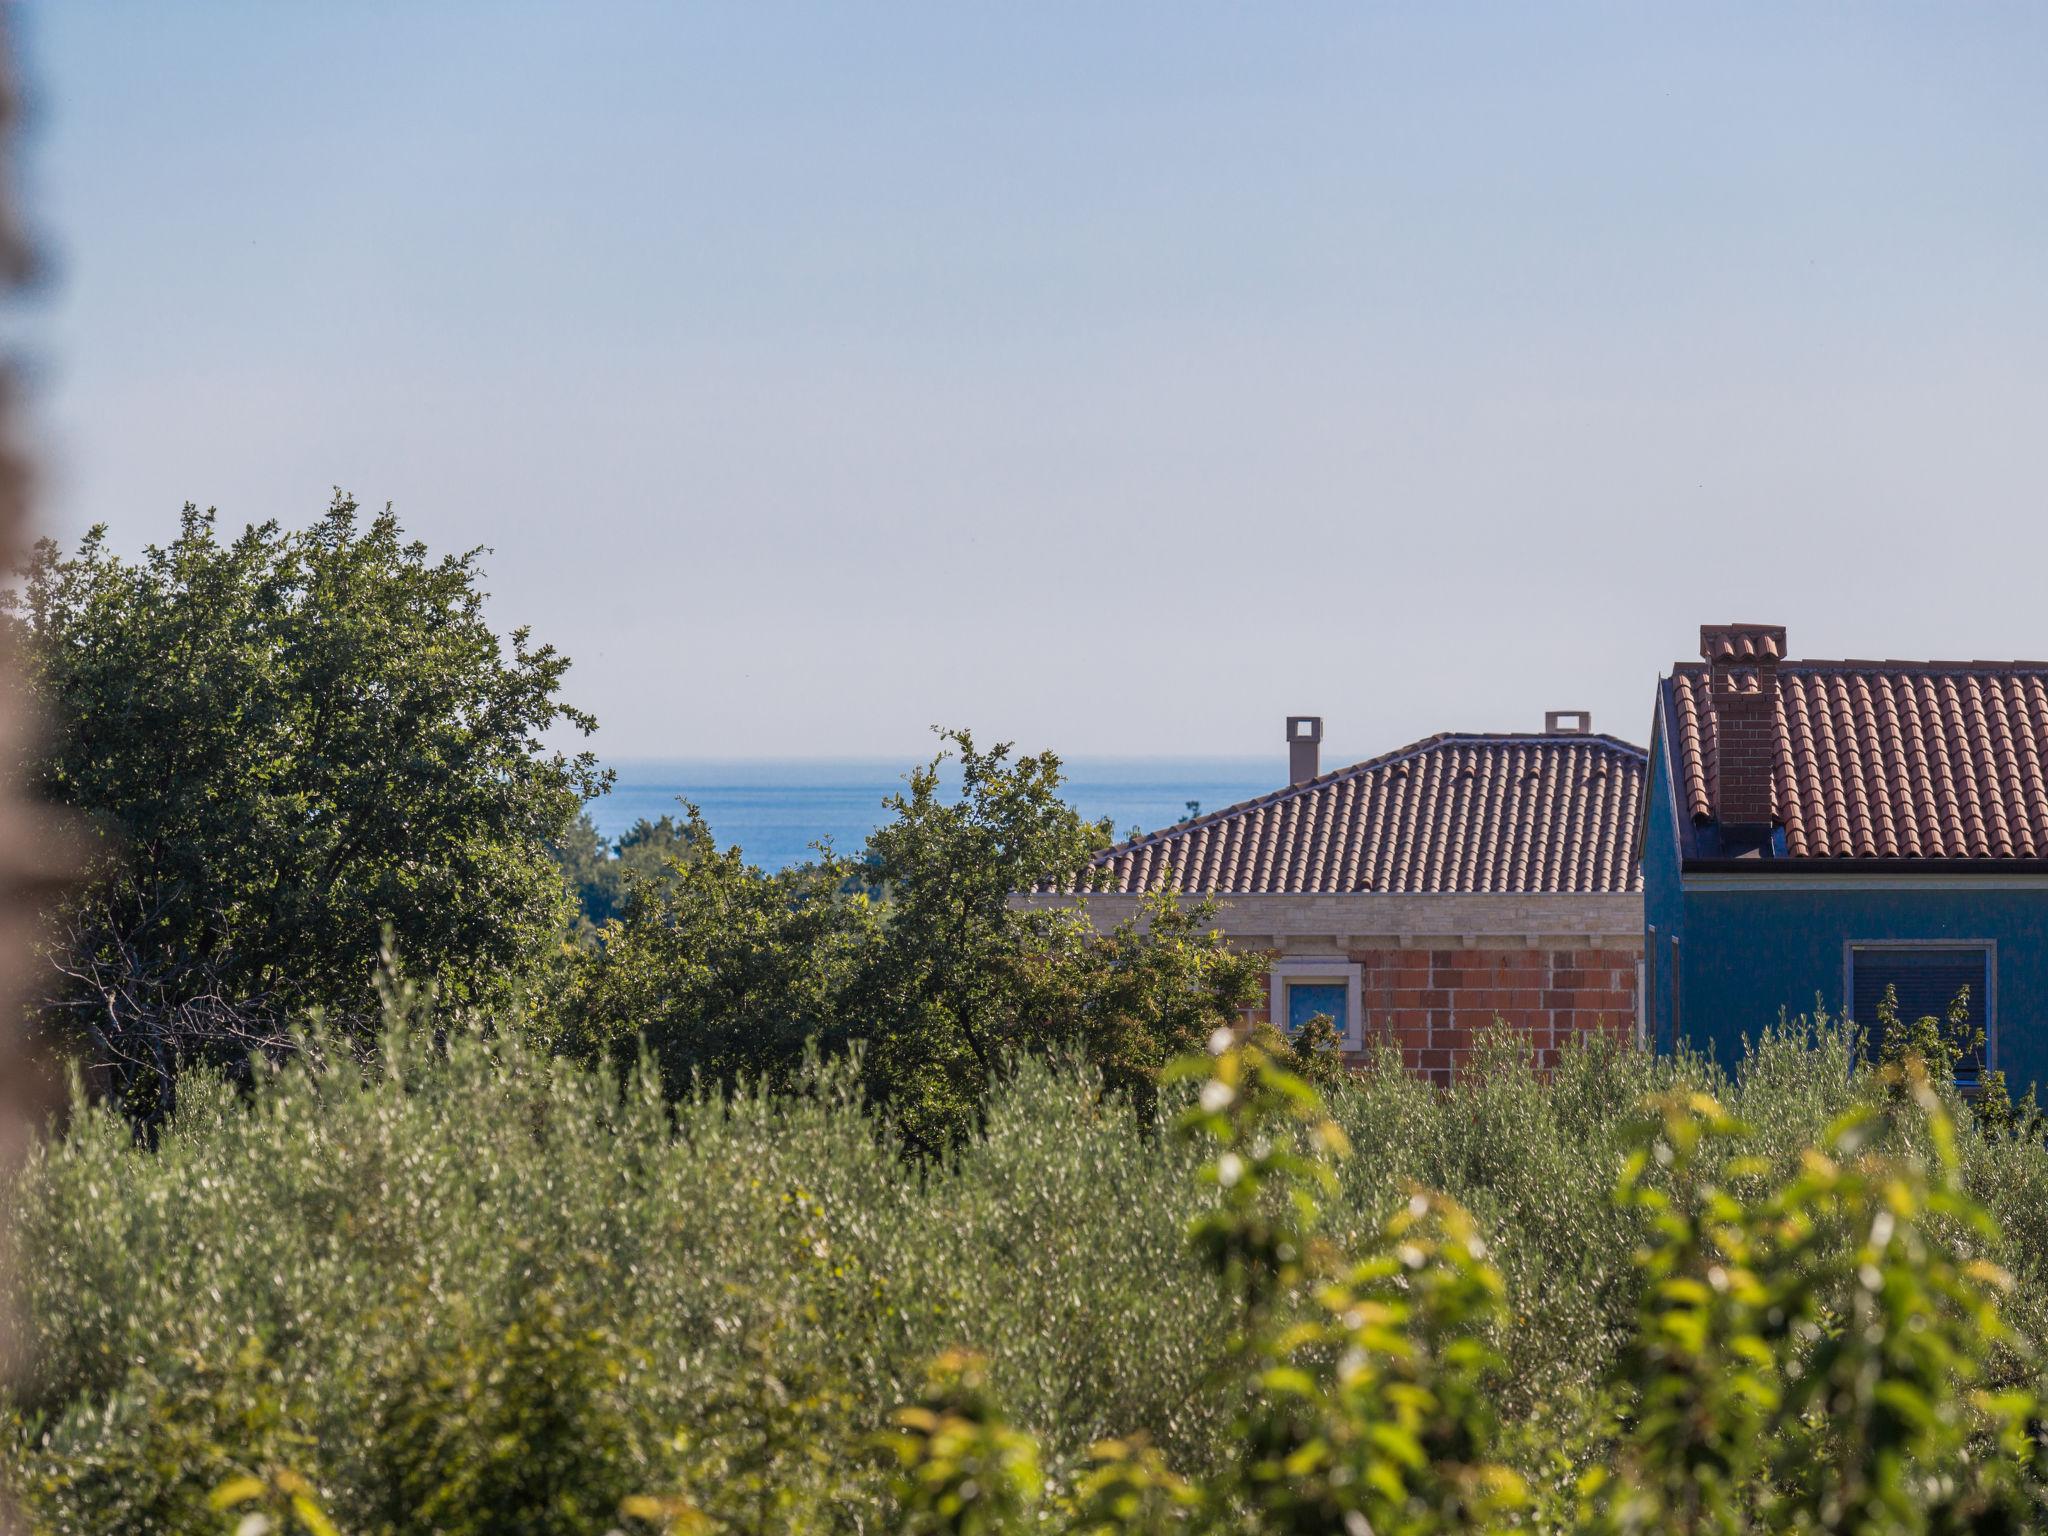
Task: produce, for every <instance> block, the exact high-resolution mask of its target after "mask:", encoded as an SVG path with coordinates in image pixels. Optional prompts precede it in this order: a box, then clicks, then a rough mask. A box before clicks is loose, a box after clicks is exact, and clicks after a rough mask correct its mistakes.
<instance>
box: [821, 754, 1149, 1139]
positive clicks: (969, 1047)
mask: <svg viewBox="0 0 2048 1536" xmlns="http://www.w3.org/2000/svg"><path fill="white" fill-rule="evenodd" d="M944 738H945V741H946V743H947V748H946V749H945V750H943V751H941V752H940V753H939V754H938V755H937V756H935V757H934V758H933V759H932V761H930V762H929V763H926V764H925V765H923V766H922V767H920V768H917V769H915V770H913V771H912V772H911V774H910V775H909V778H908V784H907V787H906V789H905V790H904V792H903V793H901V794H898V795H896V796H893V797H892V798H891V799H890V801H889V807H890V809H891V810H893V811H894V812H895V815H894V818H893V819H892V820H891V821H889V822H888V823H886V824H885V825H884V826H882V827H880V828H878V829H877V830H876V831H875V833H874V834H873V835H872V836H871V837H870V838H869V839H868V846H867V858H866V860H865V862H864V867H865V868H866V870H867V871H868V873H869V875H870V877H871V878H873V879H875V880H878V881H880V882H882V883H883V884H885V885H886V887H887V889H888V891H889V905H888V911H887V916H886V920H885V922H884V925H883V929H882V933H881V935H880V938H879V942H878V943H877V944H875V945H874V946H873V947H872V948H871V949H870V951H869V952H868V955H867V957H866V963H865V964H864V965H863V967H862V970H861V973H860V975H859V976H858V977H857V978H856V980H855V983H854V985H853V987H852V988H851V989H850V992H849V995H848V1000H847V1007H848V1012H849V1016H850V1017H853V1018H858V1019H859V1020H861V1021H862V1023H863V1024H864V1025H865V1031H866V1034H867V1039H868V1046H867V1058H866V1060H867V1072H868V1079H869V1083H870V1085H871V1089H872V1090H873V1091H874V1093H875V1094H876V1096H877V1097H878V1098H879V1099H881V1100H882V1101H883V1102H885V1103H886V1104H887V1105H888V1107H889V1110H890V1112H891V1114H892V1116H893V1117H894V1119H895V1120H896V1122H897V1124H898V1125H899V1126H900V1127H901V1128H902V1131H903V1133H904V1135H905V1137H906V1139H908V1140H909V1141H910V1142H911V1143H912V1145H914V1146H917V1147H920V1148H923V1149H926V1150H937V1149H938V1148H940V1147H944V1146H948V1145H952V1144H956V1143H957V1142H959V1141H960V1140H961V1138H963V1137H964V1136H965V1135H967V1134H968V1132H969V1131H970V1130H971V1129H972V1127H973V1125H974V1123H975V1118H976V1115H977V1113H978V1109H979V1105H980V1103H981V1099H982V1096H983V1094H984V1093H985V1092H986V1091H987V1088H988V1084H989V1082H990V1080H991V1078H992V1077H993V1076H994V1074H995V1072H996V1070H997V1068H998V1066H999V1065H1000V1063H1001V1062H1002V1059H1003V1057H1004V1054H1005V1051H1006V1050H1007V1049H1009V1048H1012V1047H1016V1046H1032V1045H1038V1044H1042V1043H1044V1042H1045V1041H1046V1040H1047V1039H1048V1038H1052V1037H1053V1036H1054V1034H1055V1033H1056V1032H1055V1031H1054V1030H1050V1029H1048V1028H1047V1027H1046V1021H1045V1020H1043V1019H1042V1018H1039V1019H1032V1020H1030V1021H1028V1023H1027V1022H1026V1021H1025V1020H1023V1019H1021V1018H1020V1017H1019V1010H1018V1008H1017V1006H1016V1004H1017V1001H1018V998H1019V996H1020V993H1025V992H1028V991H1029V990H1030V989H1029V987H1028V986H1026V985H1024V984H1023V983H1024V976H1023V970H1024V968H1025V966H1026V963H1027V957H1028V956H1031V955H1034V954H1036V953H1040V952H1042V949H1043V946H1044V938H1043V935H1044V931H1045V928H1044V924H1043V923H1042V922H1041V921H1039V920H1038V919H1036V918H1035V917H1034V915H1033V914H1031V913H1028V912H1025V911H1021V910H1019V908H1018V906H1017V905H1016V902H1015V899H1014V898H1016V897H1017V895H1018V894H1019V893H1021V892H1026V891H1032V890H1037V889H1039V888H1041V887H1048V888H1052V889H1070V888H1071V887H1072V885H1073V883H1074V882H1075V881H1076V880H1077V879H1078V877H1079V876H1080V873H1081V871H1082V870H1083V869H1085V868H1086V867H1087V863H1088V859H1089V856H1090V855H1091V854H1093V853H1094V852H1095V851H1096V850H1097V849H1098V848H1101V847H1104V846H1106V845H1107V843H1108V841H1109V834H1108V829H1107V828H1106V827H1104V826H1100V825H1097V824H1095V823H1091V822H1087V821H1084V820H1082V818H1081V817H1080V815H1079V814H1078V813H1077V812H1075V810H1074V808H1073V807H1072V806H1070V805H1069V804H1067V802H1066V801H1065V800H1064V799H1062V798H1061V796H1060V792H1059V789H1060V782H1061V778H1060V760H1059V758H1058V757H1057V756H1055V755H1054V754H1052V753H1050V752H1043V753H1038V754H1036V755H1025V756H1014V755H1013V754H1012V749H1011V748H1010V747H1009V746H1008V745H1007V744H1003V745H998V746H995V747H992V748H987V749H984V748H981V747H978V746H976V745H975V741H974V737H973V735H972V734H971V733H969V732H967V731H949V732H946V733H944ZM956 756H957V759H958V764H959V777H960V791H959V794H958V796H957V797H949V796H948V795H947V794H945V793H944V785H945V778H946V764H947V761H948V759H950V758H953V757H956Z"/></svg>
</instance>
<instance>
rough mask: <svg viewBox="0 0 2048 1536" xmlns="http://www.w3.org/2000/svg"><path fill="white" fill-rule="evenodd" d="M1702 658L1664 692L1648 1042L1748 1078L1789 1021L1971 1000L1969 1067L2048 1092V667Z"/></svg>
mask: <svg viewBox="0 0 2048 1536" xmlns="http://www.w3.org/2000/svg"><path fill="white" fill-rule="evenodd" d="M1700 654H1701V660H1700V661H1698V662H1693V663H1681V664H1679V665H1678V666H1675V667H1673V668H1672V671H1671V675H1670V676H1669V677H1666V678H1664V679H1662V680H1661V681H1660V683H1659V685H1658V690H1657V709H1656V716H1655V720H1654V724H1653V726H1652V734H1651V741H1650V763H1649V775H1650V777H1649V789H1648V798H1647V801H1646V804H1645V815H1644V819H1643V822H1642V824H1641V827H1640V834H1639V835H1640V850H1641V860H1642V871H1643V930H1644V931H1643V937H1644V946H1643V1003H1644V1007H1643V1021H1642V1025H1643V1030H1644V1033H1645V1034H1646V1035H1647V1036H1648V1037H1649V1038H1651V1039H1653V1040H1654V1041H1655V1042H1656V1043H1657V1045H1658V1047H1659V1049H1667V1050H1668V1049H1670V1048H1671V1047H1672V1046H1673V1045H1674V1044H1676V1043H1679V1042H1683V1043H1685V1044H1688V1045H1690V1046H1692V1047H1694V1048H1696V1049H1702V1050H1712V1051H1713V1052H1714V1053H1715V1054H1716V1055H1717V1056H1718V1057H1719V1058H1720V1059H1721V1060H1723V1061H1726V1062H1732V1061H1733V1060H1735V1059H1736V1057H1737V1056H1739V1055H1740V1053H1741V1049H1742V1041H1743V1038H1744V1036H1745V1035H1747V1036H1754V1035H1756V1034H1757V1033H1758V1032H1759V1031H1760V1030H1761V1029H1763V1028H1764V1027H1765V1026H1766V1025H1768V1024H1770V1023H1772V1022H1774V1021H1775V1020H1776V1019H1777V1018H1778V1017H1779V1016H1780V1014H1781V1013H1790V1014H1810V1013H1812V1012H1813V1011H1814V1010H1815V1009H1816V1008H1823V1009H1825V1010H1827V1011H1828V1012H1829V1013H1831V1014H1836V1015H1843V1014H1846V1015H1848V1016H1850V1017H1853V1018H1855V1019H1856V1020H1857V1021H1858V1022H1860V1023H1862V1024H1864V1025H1866V1026H1874V1024H1875V1013H1876V1007H1877V1001H1878V999H1879V998H1880V997H1882V996H1883V994H1884V991H1885V989H1886V988H1887V987H1891V988H1894V989H1895V990H1896V993H1897V996H1898V999H1899V1004H1900V1011H1901V1013H1902V1014H1904V1015H1905V1016H1906V1017H1909V1018H1911V1017H1917V1016H1919V1015H1920V1014H1922V1013H1939V1012H1941V1011H1943V1010H1944V1009H1945V1008H1946V1007H1947V1005H1948V1004H1949V1002H1950V1001H1951V1000H1952V999H1953V998H1955V997H1956V996H1957V995H1958V994H1959V993H1961V992H1962V991H1964V989H1967V992H1968V997H1969V1008H1970V1012H1971V1015H1972V1018H1973V1021H1974V1022H1976V1023H1977V1024H1978V1025H1979V1027H1981V1028H1982V1030H1983V1031H1984V1034H1985V1037H1986V1046H1985V1049H1984V1051H1983V1053H1982V1056H1983V1059H1982V1060H1980V1061H1977V1062H1974V1063H1970V1064H1967V1066H1966V1068H1965V1071H1966V1073H1967V1072H1969V1071H1977V1072H1982V1071H1985V1070H1992V1069H1996V1070H2002V1071H2003V1072H2005V1074H2006V1076H2007V1078H2008V1080H2009V1081H2010V1082H2011V1083H2012V1085H2013V1087H2014V1089H2015V1091H2018V1090H2019V1089H2021V1088H2023V1087H2024V1086H2025V1085H2027V1084H2030V1083H2035V1084H2041V1085H2042V1086H2044V1087H2048V1007H2044V999H2048V663H2043V662H1981V661H1973V662H1901V661H1793V660H1789V659H1787V657H1786V655H1785V631H1784V629H1783V628H1782V627H1780V626H1775V625H1763V624H1729V625H1706V626H1702V628H1701V630H1700Z"/></svg>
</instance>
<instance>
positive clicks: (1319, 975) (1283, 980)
mask: <svg viewBox="0 0 2048 1536" xmlns="http://www.w3.org/2000/svg"><path fill="white" fill-rule="evenodd" d="M1364 976H1365V967H1364V966H1362V965H1360V964H1359V963H1358V962H1357V961H1356V960H1342V959H1338V958H1335V957H1334V956H1333V957H1332V958H1330V959H1327V960H1321V959H1314V958H1310V957H1305V956H1295V957H1292V958H1289V959H1285V960H1276V961H1274V962H1273V967H1272V970H1271V971H1270V972H1269V973H1268V979H1269V984H1270V987H1271V992H1270V996H1269V997H1268V1000H1267V1014H1266V1017H1267V1018H1268V1019H1270V1020H1271V1021H1272V1023H1273V1027H1274V1028H1275V1029H1277V1030H1279V1031H1280V1033H1281V1034H1283V1035H1284V1034H1288V1033H1290V1031H1289V1029H1288V1024H1287V1012H1288V1010H1287V989H1288V987H1289V986H1291V985H1292V984H1293V983H1295V982H1297V981H1299V982H1304V983H1306V984H1308V985H1310V986H1325V987H1327V986H1331V985H1341V986H1342V987H1343V988H1344V1049H1345V1050H1347V1051H1360V1050H1363V1049H1365V1007H1364V993H1365V987H1364Z"/></svg>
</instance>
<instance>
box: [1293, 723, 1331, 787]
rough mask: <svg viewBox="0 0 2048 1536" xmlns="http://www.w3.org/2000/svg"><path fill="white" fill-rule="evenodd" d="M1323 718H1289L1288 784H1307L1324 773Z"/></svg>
mask: <svg viewBox="0 0 2048 1536" xmlns="http://www.w3.org/2000/svg"><path fill="white" fill-rule="evenodd" d="M1322 747H1323V717H1322V716H1321V715H1289V716H1288V717H1287V782H1288V783H1290V784H1306V783H1307V782H1308V781H1309V780H1310V779H1312V778H1314V777H1315V776H1316V775H1317V774H1319V773H1321V772H1322V766H1321V759H1322V755H1323V753H1322Z"/></svg>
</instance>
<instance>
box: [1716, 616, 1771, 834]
mask: <svg viewBox="0 0 2048 1536" xmlns="http://www.w3.org/2000/svg"><path fill="white" fill-rule="evenodd" d="M1700 656H1701V658H1702V659H1703V660H1704V661H1705V662H1706V663H1707V676H1708V680H1709V699H1710V702H1711V707H1712V709H1713V716H1714V723H1713V734H1712V737H1711V739H1710V744H1709V746H1708V754H1709V755H1708V773H1707V782H1708V784H1709V785H1710V786H1711V787H1712V789H1713V796H1714V819H1715V820H1716V821H1717V822H1719V823H1720V824H1721V826H1722V828H1723V829H1727V828H1730V827H1750V828H1763V827H1768V826H1770V825H1771V824H1772V822H1773V820H1774V819H1775V813H1776V811H1777V781H1778V663H1779V662H1781V661H1783V660H1784V659H1785V626H1784V625H1782V624H1702V625H1701V626H1700Z"/></svg>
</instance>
